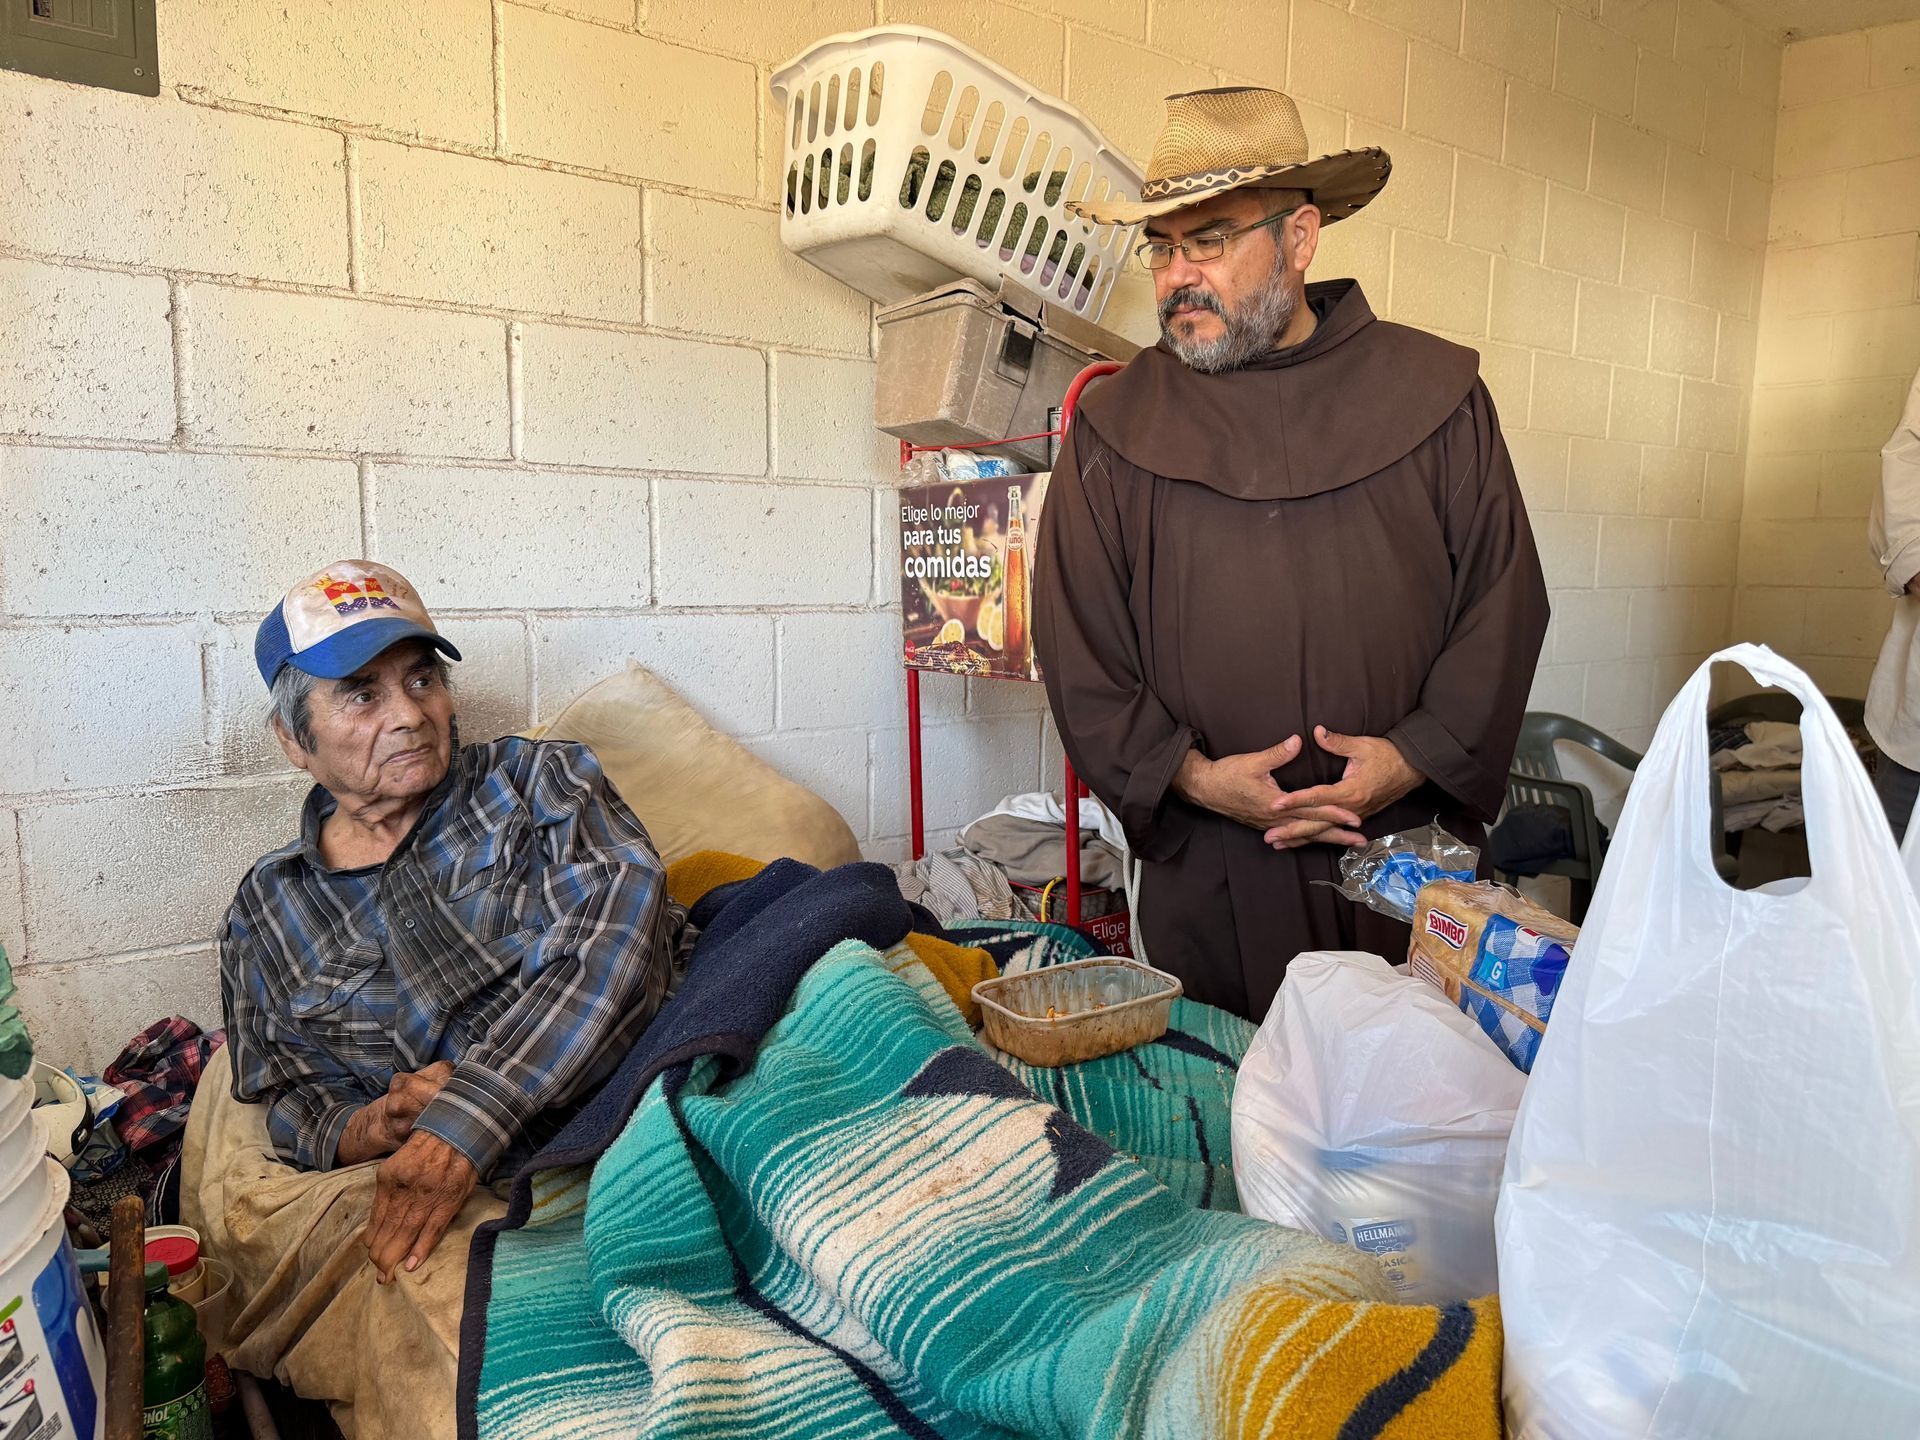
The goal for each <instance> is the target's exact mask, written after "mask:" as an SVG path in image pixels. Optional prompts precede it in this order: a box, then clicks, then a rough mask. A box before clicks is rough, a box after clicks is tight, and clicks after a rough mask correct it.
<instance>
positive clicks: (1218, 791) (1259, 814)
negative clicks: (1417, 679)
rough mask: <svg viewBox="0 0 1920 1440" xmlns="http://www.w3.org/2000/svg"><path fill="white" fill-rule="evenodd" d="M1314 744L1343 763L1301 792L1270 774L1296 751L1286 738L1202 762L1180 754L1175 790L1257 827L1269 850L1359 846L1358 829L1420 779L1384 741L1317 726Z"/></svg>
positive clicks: (1294, 738)
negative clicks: (1336, 775) (1325, 780)
mask: <svg viewBox="0 0 1920 1440" xmlns="http://www.w3.org/2000/svg"><path fill="white" fill-rule="evenodd" d="M1313 739H1314V743H1315V744H1316V745H1318V746H1319V747H1320V748H1321V749H1322V750H1325V751H1326V752H1327V753H1328V754H1330V755H1338V756H1340V757H1342V758H1343V759H1345V760H1346V762H1347V764H1346V769H1345V770H1344V771H1343V772H1342V774H1341V776H1340V779H1339V780H1338V781H1336V782H1335V783H1333V784H1331V785H1314V786H1311V787H1309V788H1308V789H1305V790H1282V789H1281V788H1280V785H1279V782H1278V781H1276V780H1275V779H1274V778H1273V772H1274V771H1276V770H1278V769H1279V768H1280V767H1281V766H1283V765H1286V764H1288V763H1289V762H1291V761H1292V760H1293V759H1294V758H1295V757H1297V756H1298V755H1299V754H1300V749H1301V739H1300V737H1299V736H1298V735H1291V736H1289V737H1288V738H1287V739H1285V740H1283V741H1281V742H1280V743H1279V744H1278V745H1275V746H1273V747H1272V748H1271V749H1268V750H1257V751H1254V752H1252V753H1250V754H1246V755H1227V756H1223V757H1222V758H1220V759H1218V760H1209V759H1207V757H1206V756H1204V755H1202V754H1201V753H1200V752H1199V751H1198V750H1190V751H1188V752H1187V757H1186V759H1185V760H1184V761H1183V762H1182V763H1181V766H1180V773H1179V774H1178V775H1177V776H1176V777H1175V779H1174V790H1175V792H1176V793H1177V794H1179V795H1180V796H1181V798H1183V799H1185V800H1189V801H1191V802H1192V803H1194V804H1196V805H1201V806H1204V807H1205V808H1206V809H1208V810H1211V811H1213V812H1214V813H1216V814H1219V815H1224V816H1226V817H1227V818H1228V819H1229V820H1233V821H1237V822H1238V823H1239V824H1242V825H1245V826H1248V827H1249V828H1251V829H1254V830H1258V831H1260V832H1261V838H1262V839H1264V840H1265V841H1266V842H1267V844H1269V845H1271V846H1272V847H1273V848H1274V849H1275V850H1296V849H1299V848H1300V847H1301V846H1303V845H1363V844H1365V843H1366V837H1365V836H1364V835H1362V834H1361V833H1360V826H1361V825H1362V824H1363V823H1365V821H1366V820H1367V819H1368V818H1369V817H1371V816H1373V815H1377V814H1378V813H1379V812H1380V811H1382V810H1384V809H1386V808H1387V806H1389V805H1391V804H1393V802H1394V801H1396V800H1400V799H1403V798H1405V797H1406V796H1408V795H1410V794H1412V793H1413V791H1414V790H1415V789H1416V788H1417V787H1418V786H1419V785H1420V783H1421V780H1422V779H1423V778H1424V777H1423V776H1422V775H1421V774H1420V772H1419V771H1418V770H1415V769H1414V768H1413V766H1411V765H1409V764H1408V763H1407V760H1406V757H1405V756H1404V755H1402V754H1401V753H1400V751H1399V748H1398V747H1397V746H1395V745H1394V743H1393V742H1392V741H1391V740H1382V739H1379V738H1377V737H1375V736H1369V735H1340V734H1336V733H1335V732H1333V731H1331V730H1329V729H1327V727H1326V726H1324V725H1317V726H1315V727H1314V731H1313Z"/></svg>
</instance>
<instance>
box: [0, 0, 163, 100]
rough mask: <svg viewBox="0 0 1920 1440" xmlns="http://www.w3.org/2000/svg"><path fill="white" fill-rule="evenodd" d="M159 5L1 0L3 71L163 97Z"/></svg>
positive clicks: (149, 1)
mask: <svg viewBox="0 0 1920 1440" xmlns="http://www.w3.org/2000/svg"><path fill="white" fill-rule="evenodd" d="M153 6H154V0H0V70H18V71H20V72H21V73H22V74H25V75H43V76H45V77H46V78H47V79H49V80H71V81H72V82H74V83H75V84H76V85H98V86H100V87H101V88H102V89H106V90H126V91H129V92H131V93H132V94H135V95H158V94H159V93H160V64H159V57H160V49H159V44H158V42H157V40H156V26H155V23H154V15H153Z"/></svg>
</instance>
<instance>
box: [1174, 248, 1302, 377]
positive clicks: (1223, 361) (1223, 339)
mask: <svg viewBox="0 0 1920 1440" xmlns="http://www.w3.org/2000/svg"><path fill="white" fill-rule="evenodd" d="M1299 305H1300V297H1299V295H1298V293H1297V292H1296V291H1295V290H1293V289H1292V288H1291V287H1290V286H1289V285H1288V284H1287V280H1286V272H1285V271H1284V270H1282V269H1281V268H1280V267H1279V266H1275V267H1274V270H1273V273H1272V274H1271V275H1269V276H1268V277H1267V280H1266V283H1265V284H1264V285H1262V286H1261V287H1260V289H1259V290H1258V291H1256V292H1255V293H1254V294H1253V295H1252V296H1250V297H1249V298H1248V299H1247V300H1246V302H1245V303H1244V304H1242V305H1241V306H1240V307H1239V308H1237V309H1234V310H1229V309H1227V307H1226V306H1225V305H1223V304H1222V303H1221V301H1220V297H1219V296H1217V295H1215V294H1214V293H1213V292H1212V291H1210V290H1198V289H1194V288H1192V287H1188V288H1186V289H1182V290H1176V291H1174V292H1173V294H1171V295H1169V296H1168V297H1167V298H1166V299H1165V300H1163V301H1161V303H1160V336H1161V338H1162V339H1163V340H1165V341H1166V342H1167V348H1168V349H1169V350H1171V351H1173V353H1174V354H1175V355H1177V356H1178V357H1179V358H1180V360H1181V361H1182V362H1183V363H1184V364H1186V365H1187V366H1189V367H1190V368H1192V369H1194V370H1198V371H1200V372H1201V373H1202V374H1203V375H1217V374H1219V373H1220V372H1221V371H1222V370H1237V369H1239V368H1240V367H1241V366H1242V365H1245V364H1246V363H1247V362H1248V361H1249V360H1255V359H1258V358H1259V357H1260V356H1262V355H1264V354H1266V353H1267V352H1268V351H1269V350H1271V349H1273V347H1274V345H1275V343H1276V342H1277V341H1278V340H1279V339H1280V336H1281V334H1282V332H1284V331H1285V330H1286V328H1287V326H1288V325H1289V324H1290V323H1291V322H1292V320H1293V315H1294V311H1295V310H1297V309H1298V308H1299ZM1186 306H1198V307H1199V308H1200V309H1203V310H1211V311H1212V312H1213V313H1214V314H1215V315H1218V316H1219V317H1220V318H1221V319H1222V320H1223V321H1225V322H1226V329H1225V331H1224V333H1222V334H1221V335H1220V336H1219V337H1218V338H1217V339H1213V340H1206V341H1196V340H1187V339H1184V338H1182V337H1181V336H1180V335H1179V334H1178V333H1176V332H1175V330H1174V328H1173V312H1174V311H1175V310H1178V309H1182V308H1184V307H1186Z"/></svg>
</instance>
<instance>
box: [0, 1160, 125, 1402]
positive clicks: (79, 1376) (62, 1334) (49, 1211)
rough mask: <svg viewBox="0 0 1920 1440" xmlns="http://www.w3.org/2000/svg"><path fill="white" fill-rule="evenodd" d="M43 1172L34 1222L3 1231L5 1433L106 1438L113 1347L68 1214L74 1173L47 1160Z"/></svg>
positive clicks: (0, 1332)
mask: <svg viewBox="0 0 1920 1440" xmlns="http://www.w3.org/2000/svg"><path fill="white" fill-rule="evenodd" d="M39 1170H40V1172H41V1180H40V1182H39V1184H37V1185H28V1186H27V1187H26V1188H28V1189H38V1190H40V1191H41V1193H42V1195H43V1200H42V1204H41V1207H40V1212H39V1214H38V1215H37V1216H36V1217H35V1223H34V1224H33V1225H32V1226H31V1227H29V1228H28V1229H26V1230H25V1231H21V1230H18V1229H15V1230H10V1231H0V1435H14V1434H18V1435H22V1436H26V1435H38V1434H42V1433H45V1434H51V1435H61V1436H67V1435H73V1436H77V1437H79V1440H100V1437H101V1435H102V1432H103V1431H104V1429H105V1424H106V1417H105V1410H104V1407H103V1405H102V1403H101V1399H102V1391H103V1387H104V1385H105V1383H106V1374H107V1361H106V1352H105V1351H104V1349H103V1348H102V1347H101V1344H100V1332H99V1330H98V1329H97V1328H96V1327H95V1325H94V1323H93V1312H92V1311H91V1310H90V1309H88V1308H87V1298H86V1292H85V1290H83V1289H82V1288H81V1284H80V1267H79V1266H78V1265H77V1264H75V1263H74V1258H73V1245H72V1243H71V1242H70V1241H68V1239H67V1227H66V1226H65V1224H63V1223H62V1220H61V1215H62V1212H63V1211H64V1210H65V1208H66V1204H67V1187H68V1183H69V1182H68V1179H67V1172H66V1171H65V1170H64V1169H62V1168H61V1167H60V1166H59V1165H57V1164H55V1163H54V1162H53V1161H52V1160H46V1159H42V1160H40V1161H39ZM36 1414H37V1416H38V1418H37V1419H35V1418H33V1417H35V1416H36ZM55 1420H58V1422H59V1425H58V1428H48V1429H43V1428H42V1427H47V1426H51V1425H52V1424H53V1422H54V1421H55ZM9 1427H11V1428H9Z"/></svg>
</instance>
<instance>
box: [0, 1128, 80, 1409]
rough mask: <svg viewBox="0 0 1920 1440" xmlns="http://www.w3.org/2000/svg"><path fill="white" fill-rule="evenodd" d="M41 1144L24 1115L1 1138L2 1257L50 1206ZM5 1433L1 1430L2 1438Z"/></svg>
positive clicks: (31, 1232)
mask: <svg viewBox="0 0 1920 1440" xmlns="http://www.w3.org/2000/svg"><path fill="white" fill-rule="evenodd" d="M39 1141H40V1131H39V1128H38V1127H37V1126H36V1125H35V1124H34V1119H33V1116H32V1115H22V1116H21V1117H20V1118H19V1120H17V1121H16V1122H15V1123H14V1128H13V1130H12V1132H11V1133H9V1134H7V1135H4V1136H0V1255H8V1254H11V1253H13V1251H15V1250H17V1249H18V1248H19V1247H20V1246H21V1244H23V1243H24V1242H25V1241H26V1240H27V1238H28V1237H30V1236H32V1235H36V1234H38V1233H39V1230H38V1227H39V1224H40V1212H41V1211H42V1210H44V1209H45V1208H46V1204H47V1157H46V1153H45V1152H44V1151H43V1150H42V1149H41V1148H40V1143H39ZM55 1168H56V1169H59V1167H58V1166H55ZM60 1173H61V1174H62V1175H64V1174H66V1171H65V1170H61V1171H60ZM6 1433H7V1432H6V1431H5V1430H0V1436H5V1435H6Z"/></svg>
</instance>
